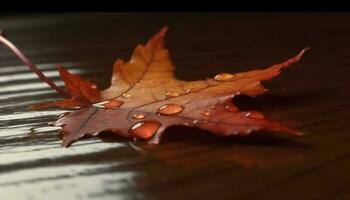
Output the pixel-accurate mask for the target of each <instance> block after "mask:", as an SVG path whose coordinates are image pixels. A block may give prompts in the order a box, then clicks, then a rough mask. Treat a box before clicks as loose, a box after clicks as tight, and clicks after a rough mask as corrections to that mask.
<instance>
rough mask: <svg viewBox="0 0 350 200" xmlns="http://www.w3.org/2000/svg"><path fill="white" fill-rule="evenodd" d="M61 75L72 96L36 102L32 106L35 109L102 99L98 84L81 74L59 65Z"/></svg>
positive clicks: (84, 103) (68, 106) (79, 104)
mask: <svg viewBox="0 0 350 200" xmlns="http://www.w3.org/2000/svg"><path fill="white" fill-rule="evenodd" d="M57 68H58V71H59V74H60V77H61V78H62V80H63V82H64V84H65V86H66V90H67V91H68V92H69V94H70V95H71V97H70V98H69V99H65V100H62V101H57V102H48V103H41V104H35V105H32V106H31V107H30V109H31V110H33V109H43V108H50V107H60V108H74V107H83V106H86V105H91V104H92V103H96V102H98V101H100V100H101V94H100V91H99V90H98V88H97V86H96V84H94V83H92V82H90V81H87V80H84V79H82V78H81V77H80V76H79V75H76V74H72V73H69V72H68V71H67V70H65V69H64V68H63V67H61V66H58V67H57Z"/></svg>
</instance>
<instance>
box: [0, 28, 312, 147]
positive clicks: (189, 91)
mask: <svg viewBox="0 0 350 200" xmlns="http://www.w3.org/2000/svg"><path fill="white" fill-rule="evenodd" d="M166 31H167V28H166V27H165V28H163V29H161V30H160V31H159V32H158V33H157V34H156V35H155V36H154V37H152V38H151V39H150V40H149V41H148V43H147V44H146V45H138V46H137V47H136V48H135V50H134V52H133V54H132V56H131V59H130V61H129V62H124V61H123V60H122V59H118V60H117V61H116V63H115V64H114V67H113V75H112V80H111V86H110V87H109V88H108V89H106V90H104V91H99V90H98V88H97V86H96V84H94V83H92V82H90V81H87V80H84V79H82V78H81V77H80V76H79V75H75V74H71V73H70V72H68V71H66V70H65V69H64V68H62V67H60V66H59V67H58V71H59V74H60V77H61V78H62V79H63V81H64V83H65V90H64V89H62V88H60V87H58V86H57V85H56V84H55V83H54V82H52V81H51V80H50V79H48V78H47V77H46V76H45V75H44V74H43V73H42V72H41V71H40V70H39V69H38V68H37V67H36V66H35V65H34V64H33V63H32V62H31V61H30V60H29V59H28V58H27V57H26V56H25V55H24V54H23V53H22V52H21V51H20V50H19V49H18V48H17V47H16V46H15V45H14V44H13V43H11V42H10V41H9V40H7V39H6V38H5V36H4V35H3V34H1V32H0V42H1V43H2V44H4V45H5V46H7V47H8V48H9V49H10V50H12V51H13V52H14V53H15V55H16V56H17V57H18V58H19V59H20V60H21V61H22V62H23V63H24V64H26V65H27V66H28V67H29V69H30V70H31V71H32V72H34V73H35V74H37V76H38V77H39V78H40V79H42V80H43V81H44V82H46V83H47V84H48V85H49V86H50V87H51V88H52V89H54V90H56V91H57V92H58V93H59V94H61V95H63V96H65V97H67V99H65V100H62V101H58V102H47V103H41V104H36V105H33V106H32V107H31V108H32V109H42V108H49V107H60V108H80V109H79V110H77V111H73V112H71V113H65V114H64V115H63V116H61V117H60V118H59V119H58V120H57V121H56V122H55V123H54V125H55V126H58V127H62V132H63V144H62V146H68V145H69V144H71V143H72V142H73V141H76V140H78V139H79V138H81V137H83V136H87V135H91V136H96V135H98V134H99V133H101V132H103V131H110V132H112V133H115V134H116V135H119V136H123V137H125V138H133V139H142V140H147V141H149V143H156V144H157V143H159V142H160V139H161V136H162V134H163V132H164V130H165V129H166V128H167V127H169V126H173V125H179V126H188V127H197V128H200V129H203V130H209V131H211V132H212V133H214V134H216V135H219V136H229V135H249V134H250V133H251V132H252V131H257V130H268V131H276V132H286V133H289V134H290V135H294V136H299V135H302V133H301V132H299V131H297V130H294V129H291V128H288V127H285V126H283V125H281V124H279V123H276V122H272V121H269V120H267V119H266V118H265V117H264V115H263V114H262V113H260V112H258V111H239V109H238V108H237V107H236V106H235V105H234V104H233V103H232V98H234V97H235V96H237V95H241V94H244V95H248V96H251V97H255V96H257V95H260V94H262V93H264V92H266V91H267V89H266V88H265V87H264V86H262V85H261V83H260V82H261V81H266V80H270V79H272V78H273V77H275V76H277V75H279V73H280V72H281V69H283V68H285V67H288V66H289V65H291V64H293V63H295V62H297V61H299V59H300V58H301V56H302V55H303V54H304V52H305V51H306V50H307V49H304V50H302V51H301V52H300V53H299V54H298V55H296V56H295V57H293V58H291V59H288V60H287V61H285V62H282V63H279V64H275V65H272V66H271V67H268V68H266V69H259V70H252V71H248V72H243V73H237V74H231V73H220V74H218V75H216V76H215V77H213V78H208V79H206V80H202V81H190V82H189V81H182V80H178V79H176V78H175V77H174V70H175V67H174V66H173V64H172V62H171V59H170V56H169V51H168V50H167V49H165V48H164V35H165V33H166Z"/></svg>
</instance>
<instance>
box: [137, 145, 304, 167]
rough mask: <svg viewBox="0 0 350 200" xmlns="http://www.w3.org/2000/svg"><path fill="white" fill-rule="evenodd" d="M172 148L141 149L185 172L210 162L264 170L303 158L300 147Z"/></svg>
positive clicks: (200, 146) (201, 146)
mask: <svg viewBox="0 0 350 200" xmlns="http://www.w3.org/2000/svg"><path fill="white" fill-rule="evenodd" d="M174 145H175V146H176V147H173V148H171V149H165V150H164V149H161V150H158V149H157V150H155V149H154V148H152V147H147V146H146V147H143V148H142V149H143V150H145V151H146V152H147V153H148V154H150V155H152V156H153V157H155V158H156V159H158V160H161V161H163V162H165V163H167V164H169V165H174V166H176V167H180V168H183V169H189V170H194V169H198V168H206V167H207V166H208V165H212V164H213V163H214V162H215V165H228V166H233V165H238V166H240V167H243V168H261V169H265V168H269V167H275V166H282V165H287V164H292V163H298V162H302V161H304V160H305V159H306V158H307V155H306V154H305V149H303V148H290V147H287V148H286V147H269V146H267V147H263V146H252V145H248V146H237V145H231V146H225V147H223V146H217V147H215V146H214V147H213V146H210V147H205V146H204V145H197V146H195V147H193V145H192V146H186V147H184V146H183V145H181V144H174ZM180 147H181V148H180ZM183 148H184V149H183ZM179 149H183V150H182V151H181V150H179ZM193 151H195V152H193ZM191 155H195V156H191ZM218 155H220V156H218Z"/></svg>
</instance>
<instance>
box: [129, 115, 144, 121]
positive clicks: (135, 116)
mask: <svg viewBox="0 0 350 200" xmlns="http://www.w3.org/2000/svg"><path fill="white" fill-rule="evenodd" d="M132 118H133V119H135V120H140V119H144V118H145V115H144V114H134V115H133V116H132Z"/></svg>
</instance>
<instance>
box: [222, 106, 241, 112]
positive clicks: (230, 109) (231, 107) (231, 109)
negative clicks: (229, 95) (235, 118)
mask: <svg viewBox="0 0 350 200" xmlns="http://www.w3.org/2000/svg"><path fill="white" fill-rule="evenodd" d="M225 109H226V110H228V111H230V112H237V111H238V110H237V108H236V107H234V106H225Z"/></svg>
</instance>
